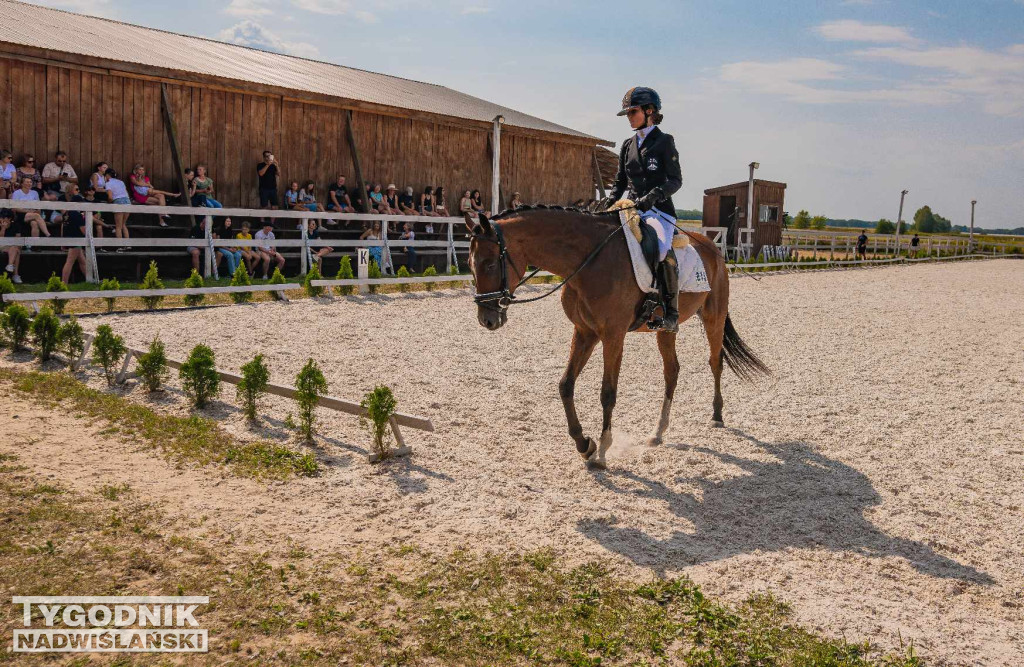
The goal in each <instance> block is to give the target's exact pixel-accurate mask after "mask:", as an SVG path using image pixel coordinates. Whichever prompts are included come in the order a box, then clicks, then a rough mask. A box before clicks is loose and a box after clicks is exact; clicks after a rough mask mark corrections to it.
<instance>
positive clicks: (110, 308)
mask: <svg viewBox="0 0 1024 667" xmlns="http://www.w3.org/2000/svg"><path fill="white" fill-rule="evenodd" d="M119 289H121V284H120V283H119V282H117V278H104V279H103V282H101V283H100V290H101V291H103V292H113V291H116V290H119ZM104 301H106V302H107V312H108V313H112V312H114V302H115V301H117V299H115V298H113V297H108V298H104Z"/></svg>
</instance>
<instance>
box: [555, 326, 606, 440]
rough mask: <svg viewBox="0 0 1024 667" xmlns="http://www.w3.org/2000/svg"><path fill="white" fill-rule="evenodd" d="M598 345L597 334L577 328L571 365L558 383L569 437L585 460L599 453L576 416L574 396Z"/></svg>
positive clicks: (571, 350) (573, 338)
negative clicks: (582, 374)
mask: <svg viewBox="0 0 1024 667" xmlns="http://www.w3.org/2000/svg"><path fill="white" fill-rule="evenodd" d="M595 345H597V334H595V333H594V332H592V331H584V330H582V329H580V328H579V327H576V329H575V331H573V334H572V347H571V348H570V349H569V365H568V366H566V369H565V374H564V375H562V381H561V382H559V383H558V393H559V394H560V395H561V397H562V405H563V406H564V407H565V419H566V421H567V422H569V435H570V436H571V437H572V439H573V440H574V441H575V442H576V451H578V452H579V453H580V455H581V456H583V458H585V459H589V458H590V457H591V456H593V454H594V452H596V451H597V444H595V443H594V440H593V438H589V437H586V436H584V435H583V426H582V425H581V424H580V419H579V417H578V416H577V415H576V402H575V400H574V399H573V394H574V392H575V391H576V378H578V377H579V376H580V373H581V372H583V367H584V366H586V365H587V360H588V359H590V355H591V353H593V351H594V346H595Z"/></svg>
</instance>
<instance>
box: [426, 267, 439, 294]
mask: <svg viewBox="0 0 1024 667" xmlns="http://www.w3.org/2000/svg"><path fill="white" fill-rule="evenodd" d="M436 275H437V269H436V268H434V265H433V264H431V265H430V266H428V267H427V268H426V269H424V270H423V277H424V278H426V277H428V276H436ZM436 286H437V283H435V282H429V283H423V287H424V288H425V289H426V290H427V291H428V292H433V291H434V288H435V287H436Z"/></svg>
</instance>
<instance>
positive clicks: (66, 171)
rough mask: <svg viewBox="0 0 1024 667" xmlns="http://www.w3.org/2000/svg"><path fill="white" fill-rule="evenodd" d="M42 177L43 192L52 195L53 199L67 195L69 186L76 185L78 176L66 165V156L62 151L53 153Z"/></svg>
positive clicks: (72, 168)
mask: <svg viewBox="0 0 1024 667" xmlns="http://www.w3.org/2000/svg"><path fill="white" fill-rule="evenodd" d="M42 176H43V191H44V192H51V193H53V194H54V198H55V199H56V198H57V197H63V196H64V195H65V194H67V191H68V186H69V185H71V184H72V183H75V184H77V183H78V174H76V173H75V169H74V167H72V166H71V165H70V164H69V163H68V154H67V153H65V152H64V151H57V152H56V153H54V155H53V162H47V163H46V165H45V166H44V167H43V174H42Z"/></svg>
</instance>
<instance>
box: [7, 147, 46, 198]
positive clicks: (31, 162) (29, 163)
mask: <svg viewBox="0 0 1024 667" xmlns="http://www.w3.org/2000/svg"><path fill="white" fill-rule="evenodd" d="M26 178H30V179H32V189H33V190H35V191H36V194H40V195H41V194H42V193H43V177H42V176H41V175H40V174H39V170H38V169H36V158H35V156H34V155H32V154H31V153H25V154H24V155H22V156H21V165H20V166H18V169H17V171H16V173H15V177H14V183H15V185H17V186H18V187H21V182H22V181H23V180H24V179H26Z"/></svg>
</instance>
